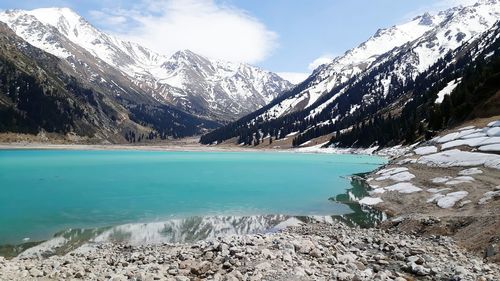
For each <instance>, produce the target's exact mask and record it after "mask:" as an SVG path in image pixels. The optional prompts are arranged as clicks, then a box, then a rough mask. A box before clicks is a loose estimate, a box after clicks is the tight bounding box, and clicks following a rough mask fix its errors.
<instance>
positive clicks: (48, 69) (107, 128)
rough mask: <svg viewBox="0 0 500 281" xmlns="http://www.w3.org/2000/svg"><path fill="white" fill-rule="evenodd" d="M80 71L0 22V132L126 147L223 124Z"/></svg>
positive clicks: (192, 132) (197, 131)
mask: <svg viewBox="0 0 500 281" xmlns="http://www.w3.org/2000/svg"><path fill="white" fill-rule="evenodd" d="M74 68H75V67H74V65H69V63H68V62H67V61H65V60H61V59H59V58H57V57H55V56H53V55H51V54H48V53H46V52H44V51H42V50H40V49H38V48H36V47H33V46H32V45H30V44H29V43H27V42H26V41H24V40H23V39H21V38H20V37H18V36H17V35H16V34H15V33H14V32H13V31H12V30H11V29H10V28H9V27H8V26H7V25H5V24H3V23H0V89H1V91H0V120H2V122H0V132H11V133H27V134H38V133H40V132H49V133H57V134H61V135H67V134H74V135H77V136H80V137H84V138H85V139H87V140H91V141H96V142H102V141H107V142H117V143H122V142H127V141H129V142H137V141H140V140H146V139H160V138H167V137H184V136H190V135H194V134H199V133H201V132H203V131H204V130H206V128H215V127H217V126H218V125H219V124H217V123H215V122H212V121H208V120H203V119H201V118H198V117H195V116H192V115H190V114H188V113H185V112H183V111H181V110H178V109H175V108H173V107H171V106H167V105H161V104H158V103H157V102H156V101H155V100H154V99H153V98H152V97H151V96H149V95H148V94H147V93H145V92H141V91H140V89H138V88H133V87H128V88H127V89H128V90H124V88H125V87H126V85H125V84H122V83H121V82H120V79H118V78H119V76H117V79H116V82H114V84H115V87H107V86H104V87H103V86H102V85H101V84H99V83H94V82H95V81H94V82H93V81H92V80H88V79H86V77H85V76H83V77H82V75H80V74H81V73H80V72H77V71H75V70H72V69H74ZM77 77H78V78H77Z"/></svg>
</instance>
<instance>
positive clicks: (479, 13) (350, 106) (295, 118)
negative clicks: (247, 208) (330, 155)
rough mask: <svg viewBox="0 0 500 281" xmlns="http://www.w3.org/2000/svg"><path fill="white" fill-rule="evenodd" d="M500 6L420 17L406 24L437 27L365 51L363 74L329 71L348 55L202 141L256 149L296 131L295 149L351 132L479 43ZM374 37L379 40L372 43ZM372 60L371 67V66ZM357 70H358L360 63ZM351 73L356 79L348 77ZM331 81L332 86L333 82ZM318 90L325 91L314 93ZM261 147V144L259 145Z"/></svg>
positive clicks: (499, 12)
mask: <svg viewBox="0 0 500 281" xmlns="http://www.w3.org/2000/svg"><path fill="white" fill-rule="evenodd" d="M498 3H499V2H498V1H497V0H489V1H481V2H479V3H477V4H475V5H472V6H465V7H454V8H451V9H448V10H446V11H442V12H439V13H437V14H436V15H434V16H433V17H434V18H433V19H434V20H432V23H430V21H429V17H430V16H431V15H429V14H424V15H423V16H420V17H416V18H414V19H413V20H412V21H410V22H409V23H406V25H410V26H411V25H415V24H420V23H421V21H424V23H425V24H427V25H426V26H427V27H425V28H424V29H427V28H428V24H432V26H433V28H431V29H428V30H427V31H425V32H422V33H421V35H420V36H419V37H417V38H415V39H414V40H411V41H408V40H407V42H404V43H403V44H402V45H401V46H397V47H394V48H391V46H389V47H387V46H386V49H389V51H387V52H385V53H382V54H380V55H377V56H376V57H375V58H373V56H371V53H370V52H369V51H368V52H362V54H363V55H364V56H361V57H362V58H363V59H361V60H359V61H361V62H362V63H363V64H365V65H364V66H365V68H364V70H363V71H361V70H360V69H359V68H358V69H351V70H352V71H351V72H347V76H346V72H342V71H338V72H337V71H335V70H334V71H330V70H332V69H342V67H343V66H344V64H339V63H338V62H339V61H342V59H343V58H344V57H345V56H349V55H351V54H353V53H355V52H354V51H352V50H350V51H347V52H346V54H345V55H344V56H341V57H337V58H335V59H334V60H333V61H332V63H330V64H327V65H322V66H320V67H318V69H316V70H315V71H314V72H313V74H312V75H311V76H310V77H309V78H308V79H307V80H306V81H304V82H303V83H301V84H299V85H298V86H297V87H296V88H294V89H293V90H291V91H289V92H287V93H284V94H283V95H282V96H281V97H280V98H277V99H276V100H274V101H273V102H272V103H271V104H269V105H267V106H264V107H263V108H262V109H260V110H259V111H256V112H254V113H252V114H250V115H247V116H246V117H244V118H242V119H240V120H238V121H236V122H234V123H231V124H228V125H227V126H226V127H224V128H220V129H217V130H216V131H214V132H213V133H209V134H207V135H205V136H204V137H202V139H201V142H202V143H216V142H223V141H226V140H228V139H231V138H234V137H237V139H238V143H246V144H252V143H255V136H267V137H269V135H271V136H272V137H274V138H276V139H283V138H285V136H286V135H288V134H290V133H292V132H297V134H298V136H296V137H295V138H296V139H300V140H297V141H295V142H294V144H295V145H300V144H302V143H303V142H306V141H308V140H310V138H311V137H313V136H315V137H317V136H320V135H326V134H331V133H334V132H335V131H337V130H342V129H347V128H342V127H341V125H340V123H342V124H346V123H345V122H344V121H345V120H354V119H356V118H359V116H358V114H357V113H356V111H359V110H361V109H363V108H366V107H379V108H383V107H384V106H387V105H388V102H389V100H388V99H387V95H388V93H389V92H394V91H397V89H402V86H403V85H405V84H407V83H409V82H410V81H412V80H413V79H415V78H416V77H417V76H418V75H419V74H421V73H422V72H424V71H425V70H426V69H427V68H428V67H430V66H432V65H433V64H434V63H436V62H437V61H438V60H439V59H442V58H444V57H445V56H446V55H447V54H448V53H449V52H450V51H452V50H455V49H457V48H459V47H460V46H462V45H463V44H466V43H467V42H470V41H473V40H475V39H477V38H478V37H480V36H481V34H483V33H485V32H487V31H488V29H489V28H491V27H493V26H494V25H495V23H496V22H497V21H498V19H500V5H498ZM395 29H398V28H395V27H392V28H389V29H383V30H382V31H380V30H379V31H378V32H377V33H376V34H378V35H380V34H383V33H386V32H387V30H395ZM384 30H385V31H384ZM372 38H374V36H372V37H371V39H369V40H368V41H367V42H370V40H372ZM386 43H387V42H385V44H386ZM372 45H374V46H376V44H372ZM360 46H361V48H362V49H366V47H367V46H370V44H366V43H363V44H361V45H360ZM359 48H360V47H359V46H358V47H356V48H354V49H353V50H355V51H356V50H360V49H359ZM370 57H371V59H370ZM352 61H354V62H356V60H350V59H346V62H347V63H346V65H352V63H351V62H352ZM367 61H368V62H369V64H370V65H369V66H366V64H367ZM354 65H355V67H356V64H354ZM358 66H359V65H358ZM362 66H363V65H362ZM351 74H352V76H351V77H348V76H349V75H351ZM331 81H333V83H330V82H331ZM360 81H364V82H362V83H360ZM318 88H319V89H320V91H317V92H314V91H315V90H316V89H318ZM356 91H357V92H356ZM346 92H347V93H348V94H346ZM311 94H313V95H315V97H314V98H313V99H310V97H311V96H312V95H311ZM400 94H403V93H400ZM408 98H411V96H408ZM341 121H342V122H341ZM347 123H349V122H347ZM263 128H266V129H265V130H263ZM311 132H315V133H311ZM306 135H307V137H306ZM257 143H260V140H259V141H257Z"/></svg>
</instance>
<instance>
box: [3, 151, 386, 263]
mask: <svg viewBox="0 0 500 281" xmlns="http://www.w3.org/2000/svg"><path fill="white" fill-rule="evenodd" d="M385 163H386V160H385V159H383V158H380V157H376V156H366V155H349V154H305V153H289V152H173V151H168V152H167V151H161V152H160V151H137V150H107V151H105V150H1V151H0V185H1V188H0V245H1V246H0V252H1V251H3V252H9V251H11V252H13V251H14V252H16V254H18V253H19V252H21V251H22V250H25V249H26V248H28V247H32V246H34V245H37V244H38V243H40V242H35V241H44V240H50V239H54V238H58V237H59V238H61V237H62V238H63V239H62V240H63V241H60V240H61V239H60V240H59V241H58V242H57V243H52V245H54V244H58V246H61V245H62V244H68V243H69V242H71V244H72V245H73V246H75V245H81V244H82V243H84V242H87V241H103V240H119V241H123V240H127V241H128V242H131V243H142V242H182V241H188V240H196V239H204V238H207V237H211V236H214V235H218V234H221V233H238V234H242V233H245V232H246V233H250V232H258V231H269V230H270V229H272V228H273V227H276V226H277V225H280V224H282V225H286V221H287V220H288V221H289V219H290V218H297V217H294V216H298V218H302V219H304V218H311V217H312V218H314V217H316V218H318V217H323V218H328V217H330V216H332V215H337V216H345V215H347V216H348V215H349V214H351V215H352V214H353V213H356V212H357V211H358V209H360V207H359V206H356V204H354V202H352V201H350V199H352V197H353V196H362V195H363V194H362V193H363V191H362V189H360V188H359V186H356V183H353V181H352V180H351V178H350V176H351V175H354V174H359V173H366V172H369V171H372V170H374V169H376V168H377V167H379V166H380V165H382V164H385ZM356 190H357V191H356ZM360 190H361V191H360ZM356 192H357V193H358V194H353V193H356ZM359 193H361V194H359ZM335 198H337V199H340V200H335ZM16 245H17V246H16ZM20 245H21V246H20ZM22 245H25V246H22ZM2 247H3V248H2ZM10 254H12V253H10Z"/></svg>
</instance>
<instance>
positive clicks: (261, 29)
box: [0, 0, 470, 73]
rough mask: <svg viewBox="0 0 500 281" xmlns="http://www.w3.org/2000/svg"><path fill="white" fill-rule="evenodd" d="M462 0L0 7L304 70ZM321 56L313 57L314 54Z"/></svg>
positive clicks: (189, 0) (190, 0)
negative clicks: (72, 17) (66, 14)
mask: <svg viewBox="0 0 500 281" xmlns="http://www.w3.org/2000/svg"><path fill="white" fill-rule="evenodd" d="M462 2H465V3H468V2H470V1H468V0H418V1H406V0H405V1H402V0H349V1H346V0H253V1H249V0H156V1H154V0H139V1H137V0H135V1H134V0H113V1H112V0H99V1H98V0H55V1H45V0H36V1H30V0H27V1H26V0H25V1H19V0H2V4H1V6H0V8H1V9H11V8H19V9H33V8H39V7H63V6H64V7H70V8H72V9H73V10H75V11H76V12H78V13H79V14H80V15H82V16H84V17H85V18H87V19H88V20H89V22H91V23H92V24H93V25H95V26H97V27H99V28H100V29H103V30H105V31H107V32H110V33H114V34H115V35H118V36H120V37H123V38H125V39H129V40H133V41H138V42H139V43H142V44H144V45H146V46H147V47H150V48H152V49H154V50H155V51H158V52H161V53H165V54H167V55H169V54H171V53H173V52H174V51H175V50H177V49H191V50H193V51H195V52H198V53H201V54H202V55H206V56H209V57H213V58H219V59H226V60H239V61H244V62H249V63H252V64H254V65H257V66H259V67H262V68H264V69H268V70H271V71H274V72H291V73H308V72H310V71H311V69H312V67H313V66H314V65H316V64H313V65H311V64H312V63H313V62H314V61H315V60H317V59H318V58H325V57H326V58H330V57H333V56H335V55H339V54H342V53H343V52H345V51H346V50H348V49H350V48H352V47H355V46H357V45H358V44H360V43H362V42H363V41H364V40H366V39H368V38H369V37H370V36H371V35H372V34H373V33H374V32H376V31H377V29H379V28H383V27H389V26H392V25H394V24H398V23H402V22H404V21H406V20H409V19H411V18H412V17H414V16H416V15H418V14H421V13H423V12H425V11H438V10H441V9H444V8H447V7H450V6H456V5H458V4H461V3H462ZM319 61H321V59H320V60H319Z"/></svg>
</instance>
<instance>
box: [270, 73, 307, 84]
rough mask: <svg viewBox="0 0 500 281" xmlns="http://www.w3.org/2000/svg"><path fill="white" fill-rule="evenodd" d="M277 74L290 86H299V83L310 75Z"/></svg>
mask: <svg viewBox="0 0 500 281" xmlns="http://www.w3.org/2000/svg"><path fill="white" fill-rule="evenodd" d="M277 74H278V75H279V76H281V78H283V79H285V80H287V81H289V82H291V83H292V84H299V83H300V82H302V81H304V80H306V78H307V77H309V75H310V74H309V73H302V72H278V73H277Z"/></svg>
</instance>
